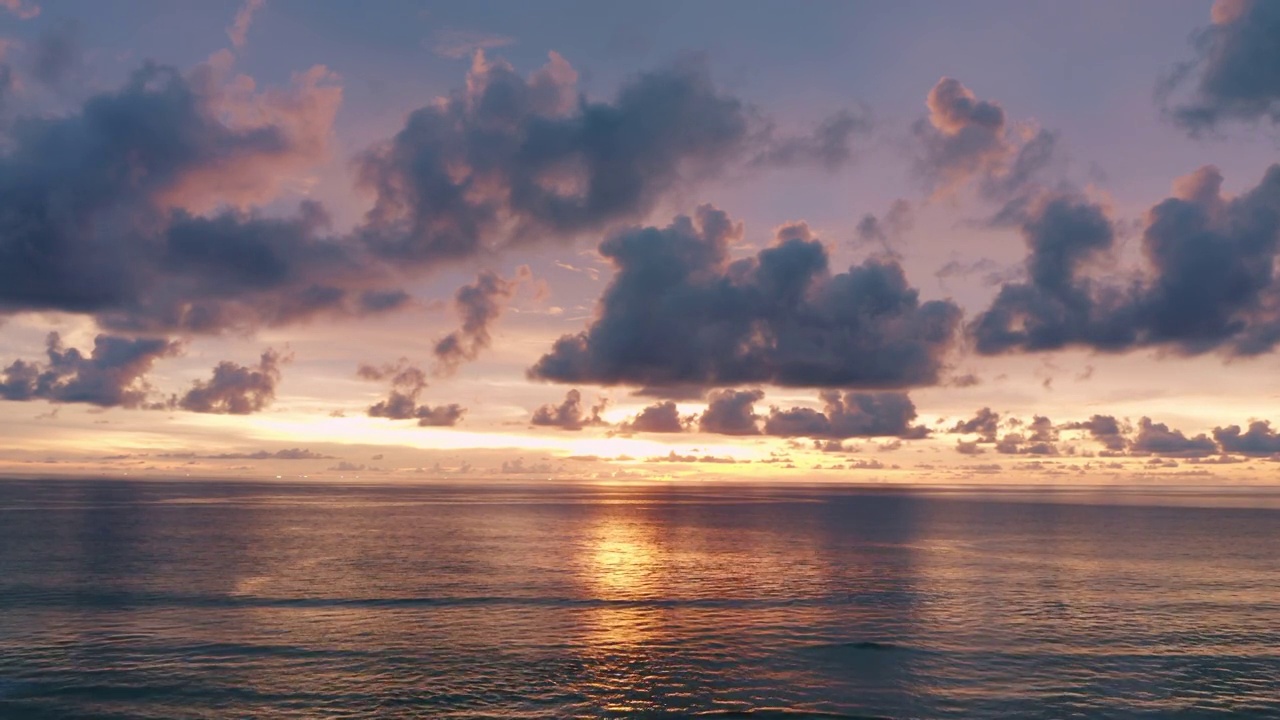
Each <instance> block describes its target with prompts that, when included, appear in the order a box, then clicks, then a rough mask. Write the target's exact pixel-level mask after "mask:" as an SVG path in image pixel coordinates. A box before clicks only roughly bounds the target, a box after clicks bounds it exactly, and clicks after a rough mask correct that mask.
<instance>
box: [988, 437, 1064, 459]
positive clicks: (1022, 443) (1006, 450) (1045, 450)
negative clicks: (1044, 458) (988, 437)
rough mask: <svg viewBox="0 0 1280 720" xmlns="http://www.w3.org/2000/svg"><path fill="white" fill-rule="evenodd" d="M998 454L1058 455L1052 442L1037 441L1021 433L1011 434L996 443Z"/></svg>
mask: <svg viewBox="0 0 1280 720" xmlns="http://www.w3.org/2000/svg"><path fill="white" fill-rule="evenodd" d="M996 452H998V453H1001V454H1003V455H1057V454H1058V448H1057V447H1056V446H1055V445H1054V444H1053V443H1051V442H1047V441H1044V440H1035V439H1033V438H1029V437H1027V436H1025V435H1023V434H1021V433H1009V434H1007V435H1005V436H1003V437H1001V438H1000V440H999V441H998V442H996Z"/></svg>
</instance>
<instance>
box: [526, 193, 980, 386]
mask: <svg viewBox="0 0 1280 720" xmlns="http://www.w3.org/2000/svg"><path fill="white" fill-rule="evenodd" d="M741 234H742V226H741V225H740V224H738V223H734V222H732V221H731V220H730V219H729V217H728V216H727V215H726V214H725V213H723V212H721V211H720V210H717V209H715V208H713V207H710V206H705V205H704V206H702V207H700V208H699V209H698V212H697V213H696V215H695V216H694V217H687V216H679V217H677V218H676V219H675V220H674V221H673V222H672V224H671V225H669V226H667V227H665V228H656V227H644V228H633V229H630V230H626V231H624V232H620V233H618V234H615V235H613V236H611V237H610V238H608V239H607V240H605V241H604V242H603V243H602V244H601V245H600V252H601V253H602V254H603V255H604V256H605V257H606V258H608V259H609V260H611V261H612V262H613V264H614V266H615V267H616V268H617V273H616V274H615V276H614V278H613V280H612V282H611V283H610V284H609V286H608V288H606V290H605V291H604V294H603V296H602V297H601V299H600V304H599V308H598V312H597V318H596V320H595V321H594V322H593V323H592V324H591V325H590V327H589V328H588V329H587V330H586V331H584V332H581V333H578V334H576V335H566V336H563V337H561V338H560V339H559V340H557V341H556V343H555V345H554V347H553V348H552V350H551V352H550V353H548V354H546V355H544V356H543V357H542V358H541V359H540V360H539V361H538V362H537V363H536V364H535V365H534V366H533V367H532V368H531V369H530V371H529V375H530V377H532V378H537V379H543V380H551V381H555V382H566V383H568V382H590V383H597V384H602V385H618V384H628V385H636V386H640V387H642V388H644V389H645V392H649V393H652V394H658V395H667V396H679V395H681V394H687V391H688V389H689V388H691V387H692V388H707V387H723V386H729V385H738V384H748V383H772V384H776V385H783V386H792V387H841V388H859V389H891V388H904V387H910V386H915V385H929V384H933V383H936V382H937V381H938V376H939V372H940V370H941V369H942V363H943V357H944V355H945V354H946V353H947V351H948V350H949V349H950V348H951V346H952V343H953V340H954V337H955V329H956V327H957V325H958V323H959V318H960V309H959V308H958V307H957V306H956V305H954V304H953V303H951V302H947V301H929V302H921V301H920V299H919V295H918V293H917V291H916V290H915V289H914V288H912V287H910V286H909V285H908V284H907V281H906V278H905V276H904V275H903V272H902V268H901V267H900V266H899V265H898V264H897V263H895V262H892V261H883V260H868V261H866V262H864V263H862V264H860V265H855V266H853V267H851V268H849V270H848V271H847V272H844V273H838V274H832V273H831V272H830V271H829V269H828V256H827V250H826V248H825V247H824V246H823V245H822V243H821V242H819V241H817V240H815V239H812V238H811V237H809V230H808V228H807V227H805V226H803V224H797V225H790V226H787V227H785V228H783V229H782V231H781V232H780V233H779V236H778V238H777V241H776V243H775V244H774V245H772V246H771V247H768V248H766V249H764V250H761V251H760V252H759V253H757V254H756V255H755V256H753V257H748V258H743V259H740V260H732V259H731V258H730V255H729V249H730V246H731V244H732V243H733V242H734V241H736V240H737V239H738V238H739V237H740V236H741Z"/></svg>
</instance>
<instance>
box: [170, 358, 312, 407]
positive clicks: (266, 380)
mask: <svg viewBox="0 0 1280 720" xmlns="http://www.w3.org/2000/svg"><path fill="white" fill-rule="evenodd" d="M283 362H288V359H287V358H282V357H281V356H280V353H278V352H276V351H275V350H267V351H266V352H264V353H262V357H261V359H260V360H259V361H258V365H257V366H256V367H249V366H245V365H239V364H237V363H233V362H229V361H225V360H224V361H223V362H220V363H218V364H217V366H215V367H214V368H213V377H211V378H210V379H208V380H197V381H196V383H195V384H194V385H193V386H192V387H191V389H190V390H188V391H187V392H186V393H185V394H184V395H183V396H182V397H181V398H176V399H175V404H176V405H177V407H180V408H182V409H183V410H188V411H190V412H197V413H214V414H219V415H248V414H251V413H255V412H258V411H260V410H263V409H265V408H266V407H267V406H268V405H270V404H271V402H272V401H273V400H275V398H276V384H277V383H279V382H280V365H281V363H283Z"/></svg>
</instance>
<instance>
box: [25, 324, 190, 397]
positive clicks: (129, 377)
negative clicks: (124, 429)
mask: <svg viewBox="0 0 1280 720" xmlns="http://www.w3.org/2000/svg"><path fill="white" fill-rule="evenodd" d="M180 349H181V346H180V345H179V344H178V343H174V342H171V341H169V340H164V339H156V338H136V339H135V338H126V337H120V336H116V335H106V334H103V335H98V336H97V337H96V338H94V341H93V350H92V351H91V352H90V353H89V354H88V355H86V354H85V353H83V352H81V351H80V350H78V349H76V348H67V347H65V346H64V345H63V343H62V338H61V336H60V335H59V334H58V333H56V332H54V333H50V334H49V336H48V339H47V341H46V355H47V360H46V361H45V362H32V361H26V360H16V361H14V362H13V363H11V364H10V365H9V366H8V367H6V368H4V370H3V372H2V373H0V398H3V399H5V400H18V401H26V400H47V401H49V402H53V403H86V404H89V405H97V406H99V407H125V408H137V407H143V406H144V405H146V404H147V403H148V397H149V396H150V394H151V387H150V385H148V384H147V382H146V379H145V375H146V374H147V372H148V371H149V370H150V369H151V367H152V365H154V364H155V361H156V360H159V359H161V358H165V357H171V356H173V355H176V354H177V353H178V351H179V350H180Z"/></svg>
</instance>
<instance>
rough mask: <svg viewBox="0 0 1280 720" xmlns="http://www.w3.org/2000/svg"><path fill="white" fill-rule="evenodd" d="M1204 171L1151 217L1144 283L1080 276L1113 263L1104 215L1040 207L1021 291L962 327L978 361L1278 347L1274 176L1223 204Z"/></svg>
mask: <svg viewBox="0 0 1280 720" xmlns="http://www.w3.org/2000/svg"><path fill="white" fill-rule="evenodd" d="M1221 184H1222V176H1221V174H1220V173H1219V172H1218V171H1217V169H1216V168H1213V167H1205V168H1201V169H1200V170H1198V171H1196V172H1195V173H1193V174H1191V175H1189V176H1187V177H1184V178H1181V179H1180V180H1179V181H1178V182H1177V183H1175V185H1174V191H1175V192H1174V197H1171V198H1169V199H1167V200H1164V201H1163V202H1161V203H1160V204H1158V205H1156V206H1155V207H1154V208H1152V209H1151V211H1150V212H1149V213H1148V214H1147V220H1146V227H1145V230H1144V232H1143V237H1142V250H1143V255H1144V257H1145V260H1146V262H1147V265H1148V267H1147V272H1146V273H1145V277H1143V278H1141V279H1137V280H1128V281H1126V280H1120V279H1111V280H1105V279H1098V278H1095V277H1093V276H1092V275H1091V274H1090V273H1089V272H1087V269H1088V266H1090V265H1091V264H1096V263H1098V262H1099V261H1100V260H1101V259H1102V258H1104V257H1106V256H1107V255H1108V253H1110V252H1111V250H1112V248H1113V246H1114V243H1115V231H1114V228H1113V225H1112V223H1111V221H1110V219H1109V217H1108V216H1107V214H1106V212H1105V211H1104V210H1103V209H1102V208H1101V207H1100V206H1098V205H1097V204H1095V203H1091V202H1088V201H1086V200H1083V199H1080V198H1074V197H1069V196H1054V197H1051V198H1048V199H1045V200H1044V201H1043V202H1042V203H1041V204H1040V205H1039V207H1038V208H1037V209H1035V210H1034V211H1033V212H1032V213H1031V214H1030V215H1029V217H1028V218H1027V220H1026V221H1025V223H1024V224H1023V227H1022V232H1023V236H1024V238H1025V239H1026V242H1027V246H1028V249H1029V253H1028V256H1027V260H1026V269H1027V275H1028V279H1027V280H1026V281H1025V282H1016V283H1009V284H1006V285H1004V286H1003V287H1001V289H1000V292H999V294H998V295H997V297H996V299H995V301H994V302H993V303H992V305H991V307H990V308H989V309H988V310H987V311H986V312H984V313H982V314H981V315H979V316H978V317H977V318H976V319H975V320H974V322H973V323H972V325H971V327H970V331H971V332H972V334H973V336H974V339H975V341H976V346H977V349H978V351H979V352H982V353H985V354H996V353H1002V352H1007V351H1011V350H1022V351H1036V350H1053V349H1058V348H1062V347H1065V346H1069V345H1076V346H1085V347H1091V348H1094V349H1098V350H1104V351H1112V352H1119V351H1124V350H1129V349H1133V348H1137V347H1148V346H1160V347H1167V348H1169V349H1172V350H1174V351H1176V352H1178V353H1182V354H1186V355H1195V354H1200V353H1204V352H1208V351H1212V350H1221V351H1224V352H1226V353H1227V354H1230V355H1256V354H1259V353H1262V352H1267V351H1270V350H1271V349H1273V348H1274V347H1275V345H1276V343H1277V341H1280V283H1278V282H1277V279H1276V273H1275V260H1276V253H1277V249H1278V248H1277V244H1278V243H1280V165H1273V166H1272V167H1271V168H1269V169H1268V170H1267V172H1266V175H1265V177H1264V178H1263V180H1262V182H1261V183H1260V184H1259V185H1257V186H1256V187H1254V188H1252V189H1250V190H1249V191H1247V192H1245V193H1244V194H1242V195H1239V196H1236V197H1227V196H1224V195H1223V193H1222V191H1221Z"/></svg>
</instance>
